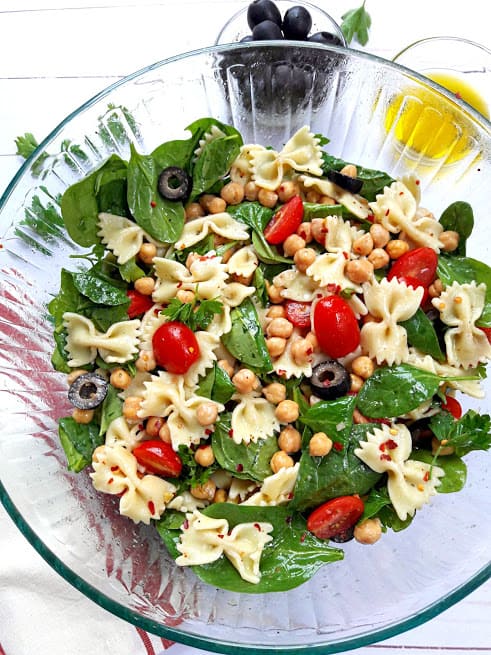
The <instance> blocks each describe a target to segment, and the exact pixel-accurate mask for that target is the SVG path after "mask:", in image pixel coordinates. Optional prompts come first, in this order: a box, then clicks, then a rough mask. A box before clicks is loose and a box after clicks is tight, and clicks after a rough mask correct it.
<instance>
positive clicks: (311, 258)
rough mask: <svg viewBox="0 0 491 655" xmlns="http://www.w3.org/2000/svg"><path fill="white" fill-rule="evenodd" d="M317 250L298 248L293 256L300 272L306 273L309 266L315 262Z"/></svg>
mask: <svg viewBox="0 0 491 655" xmlns="http://www.w3.org/2000/svg"><path fill="white" fill-rule="evenodd" d="M316 256H317V255H316V254H315V250H314V249H313V248H300V249H299V250H297V251H296V252H295V254H294V256H293V261H294V262H295V266H296V267H297V268H298V270H299V271H300V273H305V271H306V270H307V269H308V267H309V266H312V264H313V263H314V262H315V259H316Z"/></svg>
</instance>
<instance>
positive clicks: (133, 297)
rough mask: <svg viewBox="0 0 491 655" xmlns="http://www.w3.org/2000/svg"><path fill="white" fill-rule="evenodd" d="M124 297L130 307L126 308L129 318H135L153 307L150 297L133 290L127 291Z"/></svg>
mask: <svg viewBox="0 0 491 655" xmlns="http://www.w3.org/2000/svg"><path fill="white" fill-rule="evenodd" d="M126 295H127V296H128V298H129V299H130V306H129V307H128V316H129V318H135V317H136V316H140V314H144V313H145V312H147V311H148V310H149V309H150V308H151V307H152V306H153V300H152V296H144V295H143V294H142V293H140V292H139V291H136V290H135V289H128V291H127V292H126Z"/></svg>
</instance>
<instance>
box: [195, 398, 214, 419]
mask: <svg viewBox="0 0 491 655" xmlns="http://www.w3.org/2000/svg"><path fill="white" fill-rule="evenodd" d="M196 418H197V420H198V423H199V424H200V425H212V424H213V423H215V421H216V420H217V418H218V408H217V406H216V404H215V403H212V402H204V403H201V404H200V405H198V408H197V409H196Z"/></svg>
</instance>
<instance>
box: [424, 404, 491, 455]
mask: <svg viewBox="0 0 491 655" xmlns="http://www.w3.org/2000/svg"><path fill="white" fill-rule="evenodd" d="M429 427H430V430H431V431H432V432H433V434H434V435H435V436H436V438H437V439H438V440H439V441H442V440H443V439H446V444H445V445H448V446H453V448H454V449H455V453H456V454H457V455H459V456H461V457H462V456H463V455H467V453H470V452H471V451H472V450H489V448H491V417H490V416H489V414H482V415H480V414H478V413H477V412H476V411H474V410H473V409H469V410H468V411H467V412H466V413H465V414H464V415H463V416H462V417H461V418H459V419H458V420H455V419H454V418H453V416H452V415H451V414H450V413H449V412H440V413H439V414H436V415H435V416H432V418H431V420H430V425H429Z"/></svg>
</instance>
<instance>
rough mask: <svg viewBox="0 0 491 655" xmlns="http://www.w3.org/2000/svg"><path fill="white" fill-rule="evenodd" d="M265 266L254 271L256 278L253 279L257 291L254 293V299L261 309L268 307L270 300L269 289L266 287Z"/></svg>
mask: <svg viewBox="0 0 491 655" xmlns="http://www.w3.org/2000/svg"><path fill="white" fill-rule="evenodd" d="M263 266H264V264H263V265H259V266H258V267H257V268H256V270H255V271H254V277H253V279H252V284H253V286H254V288H255V289H256V291H255V292H254V297H255V298H256V300H257V302H258V303H259V304H260V305H261V307H267V306H268V302H269V298H268V289H267V287H266V280H265V279H264V273H263Z"/></svg>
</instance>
